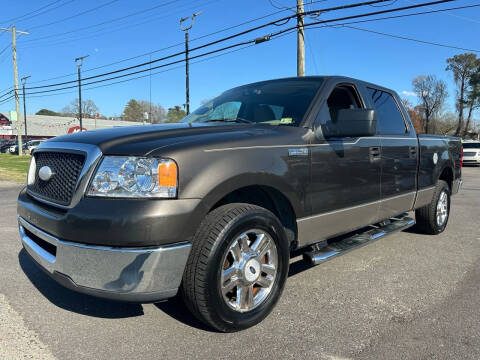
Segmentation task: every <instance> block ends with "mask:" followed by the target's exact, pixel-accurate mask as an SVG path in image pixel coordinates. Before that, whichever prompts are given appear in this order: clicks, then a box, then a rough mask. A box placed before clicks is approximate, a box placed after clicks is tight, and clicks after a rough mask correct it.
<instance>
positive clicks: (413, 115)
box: [402, 98, 425, 134]
mask: <svg viewBox="0 0 480 360" xmlns="http://www.w3.org/2000/svg"><path fill="white" fill-rule="evenodd" d="M402 104H403V106H404V107H405V109H406V110H407V112H408V116H410V120H412V123H413V127H414V128H415V132H416V133H417V134H422V133H423V132H424V130H425V129H424V126H423V122H422V115H421V114H420V112H421V109H420V107H419V106H415V107H414V106H413V104H412V103H411V102H410V101H409V100H408V99H405V98H404V99H402Z"/></svg>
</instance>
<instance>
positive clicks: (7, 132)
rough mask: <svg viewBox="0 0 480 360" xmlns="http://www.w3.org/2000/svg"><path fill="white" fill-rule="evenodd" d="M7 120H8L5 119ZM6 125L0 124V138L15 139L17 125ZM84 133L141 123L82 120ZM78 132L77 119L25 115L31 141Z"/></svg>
mask: <svg viewBox="0 0 480 360" xmlns="http://www.w3.org/2000/svg"><path fill="white" fill-rule="evenodd" d="M7 120H8V119H7ZM4 123H5V124H6V125H2V124H0V138H15V137H16V135H17V123H16V121H14V122H12V123H11V125H8V122H4ZM82 125H83V130H84V131H89V130H95V129H105V128H112V127H117V126H139V125H140V126H141V125H143V123H140V122H132V121H121V120H105V119H82ZM77 131H80V123H79V121H78V119H76V118H73V117H63V116H47V115H27V135H28V138H31V139H44V138H51V137H54V136H59V135H65V134H71V133H74V132H77ZM22 134H23V135H24V134H25V125H24V123H23V116H22Z"/></svg>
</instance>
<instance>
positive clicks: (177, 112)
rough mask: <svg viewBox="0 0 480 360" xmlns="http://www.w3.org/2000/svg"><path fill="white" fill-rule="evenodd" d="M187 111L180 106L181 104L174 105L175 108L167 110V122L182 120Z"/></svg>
mask: <svg viewBox="0 0 480 360" xmlns="http://www.w3.org/2000/svg"><path fill="white" fill-rule="evenodd" d="M186 115H187V113H186V112H185V110H183V109H182V108H180V106H178V105H177V106H174V107H173V108H169V109H168V112H167V121H165V122H167V123H176V122H179V121H180V120H182V119H183V118H184V117H185V116H186Z"/></svg>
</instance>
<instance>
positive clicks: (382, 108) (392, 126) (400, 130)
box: [367, 88, 407, 135]
mask: <svg viewBox="0 0 480 360" xmlns="http://www.w3.org/2000/svg"><path fill="white" fill-rule="evenodd" d="M367 90H368V93H369V94H370V96H371V98H372V102H373V104H374V106H375V110H376V112H377V132H378V133H379V134H381V135H405V133H406V132H407V128H406V127H405V121H404V120H403V116H402V113H401V112H400V109H399V108H398V105H397V103H396V102H395V99H394V98H393V96H392V95H391V94H389V93H388V92H385V91H382V90H378V89H373V88H367Z"/></svg>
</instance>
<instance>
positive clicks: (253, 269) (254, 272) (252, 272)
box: [243, 259, 260, 282]
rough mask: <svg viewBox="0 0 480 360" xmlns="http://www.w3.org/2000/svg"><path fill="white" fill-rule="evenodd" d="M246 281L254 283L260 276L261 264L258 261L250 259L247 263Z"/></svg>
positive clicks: (244, 271)
mask: <svg viewBox="0 0 480 360" xmlns="http://www.w3.org/2000/svg"><path fill="white" fill-rule="evenodd" d="M243 273H244V276H245V280H247V281H248V282H254V281H255V280H257V279H258V277H259V276H260V263H259V262H258V260H257V259H250V260H248V261H247V262H246V263H245V267H244V270H243Z"/></svg>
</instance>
